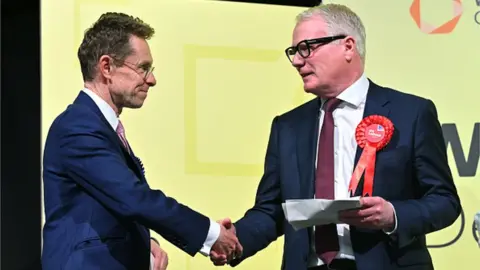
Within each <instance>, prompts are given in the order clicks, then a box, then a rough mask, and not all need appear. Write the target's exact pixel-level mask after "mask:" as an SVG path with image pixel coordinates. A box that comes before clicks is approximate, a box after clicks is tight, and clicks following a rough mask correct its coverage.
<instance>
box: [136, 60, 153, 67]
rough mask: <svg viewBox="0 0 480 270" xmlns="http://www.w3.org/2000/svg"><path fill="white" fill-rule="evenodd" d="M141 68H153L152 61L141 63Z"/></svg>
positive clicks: (139, 64)
mask: <svg viewBox="0 0 480 270" xmlns="http://www.w3.org/2000/svg"><path fill="white" fill-rule="evenodd" d="M138 66H139V67H145V68H150V67H151V66H152V62H150V61H141V62H140V63H138Z"/></svg>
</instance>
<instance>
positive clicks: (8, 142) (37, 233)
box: [0, 0, 63, 270]
mask: <svg viewBox="0 0 480 270" xmlns="http://www.w3.org/2000/svg"><path fill="white" fill-rule="evenodd" d="M0 46H1V58H0V63H1V77H0V80H1V88H0V91H1V114H0V116H1V120H0V121H1V148H0V150H1V158H0V171H1V179H0V187H1V192H0V207H1V215H0V218H1V222H0V223H1V225H0V226H1V227H0V242H1V243H0V252H1V254H0V268H1V269H2V270H36V269H41V265H40V254H41V211H42V209H41V174H40V158H41V156H40V155H41V130H40V129H41V125H40V123H41V107H40V106H41V82H40V76H41V75H40V74H41V73H40V68H41V66H40V2H39V1H38V2H37V1H24V0H21V1H19V0H3V1H1V42H0ZM62 65H63V63H62V62H59V63H58V67H59V68H61V66H62Z"/></svg>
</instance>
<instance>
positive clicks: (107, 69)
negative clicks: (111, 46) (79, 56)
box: [97, 55, 113, 79]
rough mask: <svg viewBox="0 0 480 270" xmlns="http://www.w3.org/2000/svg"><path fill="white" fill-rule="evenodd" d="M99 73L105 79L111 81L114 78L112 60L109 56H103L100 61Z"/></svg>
mask: <svg viewBox="0 0 480 270" xmlns="http://www.w3.org/2000/svg"><path fill="white" fill-rule="evenodd" d="M97 67H98V72H99V73H101V74H102V75H103V77H105V78H107V79H110V78H111V77H112V68H113V67H112V58H111V57H110V56H108V55H102V56H101V57H100V59H99V60H98V65H97Z"/></svg>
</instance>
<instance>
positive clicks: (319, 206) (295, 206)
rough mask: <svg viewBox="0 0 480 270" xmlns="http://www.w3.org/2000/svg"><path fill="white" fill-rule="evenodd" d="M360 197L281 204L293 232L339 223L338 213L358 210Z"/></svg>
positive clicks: (288, 201) (307, 200) (292, 201)
mask: <svg viewBox="0 0 480 270" xmlns="http://www.w3.org/2000/svg"><path fill="white" fill-rule="evenodd" d="M360 206H361V205H360V197H352V198H346V199H342V200H325V199H306V200H286V201H285V203H282V208H283V212H284V213H285V218H286V219H287V221H288V222H289V223H290V224H291V225H292V227H293V228H294V229H295V230H299V229H303V228H307V227H312V226H315V225H323V224H329V223H335V224H337V223H340V221H339V220H338V213H339V212H340V211H343V210H349V209H357V208H360Z"/></svg>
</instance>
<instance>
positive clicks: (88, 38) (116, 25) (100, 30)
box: [78, 12, 155, 81]
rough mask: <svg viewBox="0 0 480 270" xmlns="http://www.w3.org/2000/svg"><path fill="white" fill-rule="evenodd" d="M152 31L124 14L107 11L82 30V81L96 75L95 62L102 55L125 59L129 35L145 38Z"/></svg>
mask: <svg viewBox="0 0 480 270" xmlns="http://www.w3.org/2000/svg"><path fill="white" fill-rule="evenodd" d="M154 33H155V30H154V29H153V28H152V27H150V25H148V24H146V23H144V22H143V21H142V20H141V19H139V18H134V17H132V16H130V15H127V14H124V13H116V12H107V13H104V14H102V15H101V16H100V18H99V19H98V20H97V21H96V22H95V23H94V24H93V25H92V26H91V27H90V28H89V29H87V30H86V31H85V35H84V37H83V41H82V44H80V47H79V48H78V59H79V60H80V67H81V70H82V76H83V80H84V81H92V80H93V78H94V77H95V72H96V65H97V63H98V60H99V59H100V57H101V56H102V55H110V56H112V57H115V59H117V60H120V61H122V60H124V59H125V58H126V57H127V56H128V55H130V54H131V53H132V48H131V46H130V37H131V36H132V35H133V36H137V37H139V38H142V39H145V40H148V39H150V38H151V37H152V36H153V35H154Z"/></svg>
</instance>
